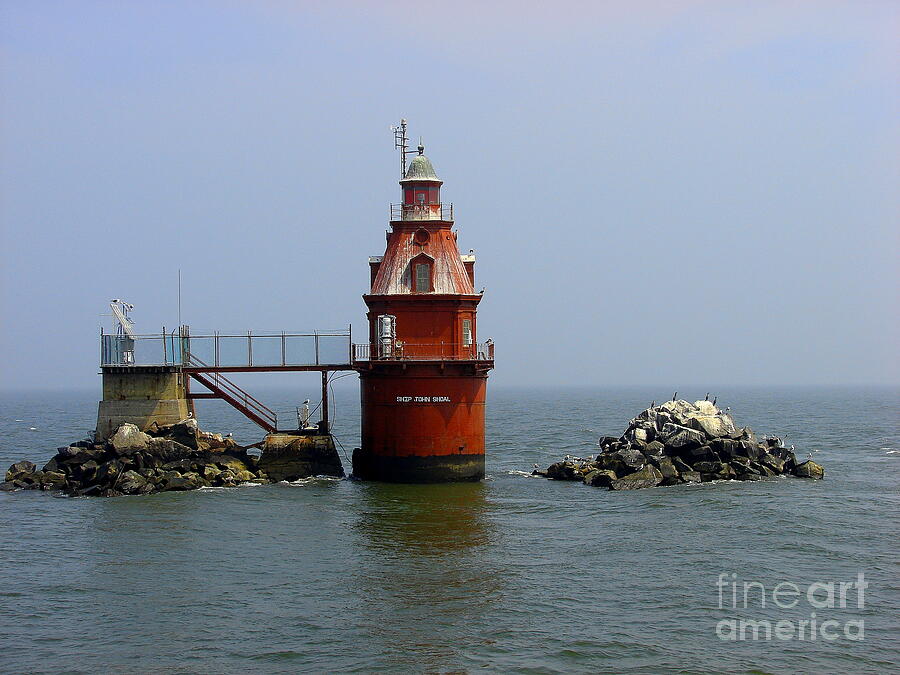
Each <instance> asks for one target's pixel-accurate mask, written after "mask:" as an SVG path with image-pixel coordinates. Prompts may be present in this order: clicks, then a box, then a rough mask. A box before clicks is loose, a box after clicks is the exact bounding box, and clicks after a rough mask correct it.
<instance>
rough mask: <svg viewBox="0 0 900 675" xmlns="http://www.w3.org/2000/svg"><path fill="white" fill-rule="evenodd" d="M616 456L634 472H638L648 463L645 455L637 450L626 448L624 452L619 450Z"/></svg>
mask: <svg viewBox="0 0 900 675" xmlns="http://www.w3.org/2000/svg"><path fill="white" fill-rule="evenodd" d="M615 455H616V456H617V457H618V458H619V459H621V460H622V463H623V464H624V465H625V466H627V467H628V468H629V469H631V470H632V471H638V470H639V469H641V468H642V467H643V466H644V464H646V463H647V458H646V457H644V455H643V453H641V451H640V450H637V449H635V448H625V449H624V450H617V451H616V452H615Z"/></svg>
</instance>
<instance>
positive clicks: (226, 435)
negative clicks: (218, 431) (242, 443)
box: [225, 431, 234, 438]
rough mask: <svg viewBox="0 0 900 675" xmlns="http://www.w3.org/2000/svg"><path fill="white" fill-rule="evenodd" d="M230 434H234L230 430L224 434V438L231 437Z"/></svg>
mask: <svg viewBox="0 0 900 675" xmlns="http://www.w3.org/2000/svg"><path fill="white" fill-rule="evenodd" d="M232 436H234V434H233V433H231V432H230V431H229V432H228V433H227V434H225V438H231V437H232Z"/></svg>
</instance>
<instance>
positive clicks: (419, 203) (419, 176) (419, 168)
mask: <svg viewBox="0 0 900 675" xmlns="http://www.w3.org/2000/svg"><path fill="white" fill-rule="evenodd" d="M418 151H419V153H418V154H417V155H416V156H415V157H413V159H412V161H411V162H410V163H409V168H408V169H407V170H406V173H405V174H404V176H403V178H401V179H400V187H401V189H402V190H403V203H402V204H401V209H400V214H399V216H400V220H447V219H448V218H444V209H442V208H441V206H442V205H441V185H442V183H443V181H442V180H441V179H440V178H438V177H437V174H436V173H435V172H434V167H433V166H432V165H431V160H429V159H428V158H427V157H426V156H425V146H424V145H423V144H422V141H421V140H420V141H419V147H418ZM395 215H398V214H395ZM449 220H452V217H450V218H449Z"/></svg>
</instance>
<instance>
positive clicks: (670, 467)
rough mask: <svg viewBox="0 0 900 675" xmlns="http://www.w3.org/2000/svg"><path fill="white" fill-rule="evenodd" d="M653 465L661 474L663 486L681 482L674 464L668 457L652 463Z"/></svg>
mask: <svg viewBox="0 0 900 675" xmlns="http://www.w3.org/2000/svg"><path fill="white" fill-rule="evenodd" d="M654 465H655V466H656V468H657V469H659V472H660V473H661V474H662V477H663V480H662V484H663V485H674V484H675V483H679V482H681V481H680V480H679V477H678V470H677V469H676V468H675V464H674V462H673V461H672V460H671V459H669V458H668V457H663V458H662V459H659V460H656V461H654Z"/></svg>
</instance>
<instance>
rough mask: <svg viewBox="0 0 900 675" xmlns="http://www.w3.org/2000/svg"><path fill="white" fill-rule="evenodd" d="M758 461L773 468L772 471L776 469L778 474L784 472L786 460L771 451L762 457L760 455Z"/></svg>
mask: <svg viewBox="0 0 900 675" xmlns="http://www.w3.org/2000/svg"><path fill="white" fill-rule="evenodd" d="M758 461H759V463H760V464H763V465H764V466H767V467H769V468H770V469H772V471H774V472H775V473H776V474H780V473H783V472H784V460H783V459H779V458H778V457H776V456H775V455H773V454H771V453H768V452H767V453H766V454H764V455H763V456H762V457H760V458H759V460H758Z"/></svg>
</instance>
